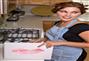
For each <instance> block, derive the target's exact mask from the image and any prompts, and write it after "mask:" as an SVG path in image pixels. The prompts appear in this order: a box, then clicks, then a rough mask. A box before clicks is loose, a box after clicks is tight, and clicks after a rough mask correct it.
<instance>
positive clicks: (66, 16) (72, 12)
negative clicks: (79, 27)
mask: <svg viewBox="0 0 89 61" xmlns="http://www.w3.org/2000/svg"><path fill="white" fill-rule="evenodd" d="M80 15H81V11H80V9H79V8H77V7H66V8H63V9H60V10H59V11H57V16H58V17H59V18H60V19H61V20H62V21H71V20H73V19H76V18H77V17H78V16H80Z"/></svg>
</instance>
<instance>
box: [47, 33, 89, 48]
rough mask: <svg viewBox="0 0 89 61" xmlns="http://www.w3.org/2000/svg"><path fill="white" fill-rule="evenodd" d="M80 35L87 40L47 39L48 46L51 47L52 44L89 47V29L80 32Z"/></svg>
mask: <svg viewBox="0 0 89 61" xmlns="http://www.w3.org/2000/svg"><path fill="white" fill-rule="evenodd" d="M79 36H80V37H81V38H82V39H84V40H85V41H86V42H69V41H60V42H58V41H56V42H55V41H47V42H46V46H47V47H51V46H58V45H59V46H60V45H64V46H71V47H80V48H89V31H84V32H82V33H80V34H79Z"/></svg>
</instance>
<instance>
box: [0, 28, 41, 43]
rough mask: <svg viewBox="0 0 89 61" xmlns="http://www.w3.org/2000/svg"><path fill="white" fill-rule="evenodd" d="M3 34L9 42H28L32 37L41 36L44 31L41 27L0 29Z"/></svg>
mask: <svg viewBox="0 0 89 61" xmlns="http://www.w3.org/2000/svg"><path fill="white" fill-rule="evenodd" d="M0 33H2V34H3V39H4V40H5V41H9V42H28V41H30V40H32V39H38V38H40V37H41V33H42V31H41V30H40V29H22V28H17V29H0Z"/></svg>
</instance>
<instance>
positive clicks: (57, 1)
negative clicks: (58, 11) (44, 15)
mask: <svg viewBox="0 0 89 61" xmlns="http://www.w3.org/2000/svg"><path fill="white" fill-rule="evenodd" d="M68 1H72V0H50V4H51V5H53V4H55V3H61V2H68Z"/></svg>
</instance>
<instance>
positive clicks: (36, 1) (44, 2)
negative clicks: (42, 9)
mask: <svg viewBox="0 0 89 61" xmlns="http://www.w3.org/2000/svg"><path fill="white" fill-rule="evenodd" d="M49 1H50V0H30V4H41V5H48V4H49Z"/></svg>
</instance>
